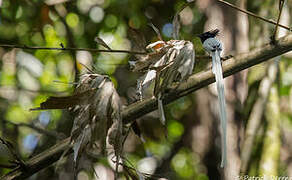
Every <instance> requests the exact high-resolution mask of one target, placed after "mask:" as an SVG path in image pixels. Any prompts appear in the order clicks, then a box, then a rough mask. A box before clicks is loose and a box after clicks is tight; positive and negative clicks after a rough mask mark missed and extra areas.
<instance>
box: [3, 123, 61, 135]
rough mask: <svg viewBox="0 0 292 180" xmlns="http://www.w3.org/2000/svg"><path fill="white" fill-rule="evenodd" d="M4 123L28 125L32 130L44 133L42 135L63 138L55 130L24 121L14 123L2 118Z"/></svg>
mask: <svg viewBox="0 0 292 180" xmlns="http://www.w3.org/2000/svg"><path fill="white" fill-rule="evenodd" d="M3 121H4V122H5V123H9V124H12V125H14V126H18V127H19V126H23V127H28V128H31V129H33V130H35V131H37V132H39V133H41V134H44V135H46V136H49V137H53V138H55V139H59V140H61V139H64V138H62V136H60V135H59V134H58V133H57V132H55V131H47V130H45V129H44V128H40V127H37V126H35V125H33V124H26V123H14V122H10V121H7V120H3Z"/></svg>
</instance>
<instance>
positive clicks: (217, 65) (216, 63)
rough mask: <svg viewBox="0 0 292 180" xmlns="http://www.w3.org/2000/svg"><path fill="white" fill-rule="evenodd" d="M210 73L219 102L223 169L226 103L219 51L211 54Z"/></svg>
mask: <svg viewBox="0 0 292 180" xmlns="http://www.w3.org/2000/svg"><path fill="white" fill-rule="evenodd" d="M212 72H213V73H214V74H215V79H216V85H217V92H218V101H219V110H220V121H221V128H222V135H221V146H222V147H221V148H222V160H221V165H220V167H221V168H223V167H224V166H225V165H226V162H227V157H226V155H227V141H226V140H227V132H226V130H227V128H226V127H227V115H226V102H225V95H224V80H223V73H222V66H221V61H220V55H219V51H217V50H216V51H215V52H212Z"/></svg>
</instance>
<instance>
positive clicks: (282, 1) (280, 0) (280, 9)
mask: <svg viewBox="0 0 292 180" xmlns="http://www.w3.org/2000/svg"><path fill="white" fill-rule="evenodd" d="M284 3H285V0H279V11H280V12H279V15H278V19H277V25H276V27H275V30H274V33H273V35H272V37H271V39H272V43H273V44H274V43H275V41H276V35H277V31H278V26H279V22H280V18H281V15H282V9H283V6H284Z"/></svg>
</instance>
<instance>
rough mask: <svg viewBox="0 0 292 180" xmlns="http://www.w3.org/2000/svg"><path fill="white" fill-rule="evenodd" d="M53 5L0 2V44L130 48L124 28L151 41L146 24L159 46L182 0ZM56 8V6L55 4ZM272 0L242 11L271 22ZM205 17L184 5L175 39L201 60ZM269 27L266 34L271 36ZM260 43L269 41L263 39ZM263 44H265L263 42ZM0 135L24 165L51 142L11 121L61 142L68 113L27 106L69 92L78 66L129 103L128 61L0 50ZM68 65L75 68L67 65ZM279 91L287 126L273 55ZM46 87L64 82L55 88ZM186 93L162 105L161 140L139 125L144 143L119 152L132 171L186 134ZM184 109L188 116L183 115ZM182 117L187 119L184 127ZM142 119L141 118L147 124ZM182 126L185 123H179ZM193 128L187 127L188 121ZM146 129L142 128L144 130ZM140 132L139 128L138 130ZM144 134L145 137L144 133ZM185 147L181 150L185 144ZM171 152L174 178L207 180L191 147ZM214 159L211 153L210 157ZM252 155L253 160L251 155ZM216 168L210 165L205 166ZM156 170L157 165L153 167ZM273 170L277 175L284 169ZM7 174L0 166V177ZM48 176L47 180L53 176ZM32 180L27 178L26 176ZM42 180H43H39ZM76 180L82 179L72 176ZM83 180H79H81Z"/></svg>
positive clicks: (286, 89)
mask: <svg viewBox="0 0 292 180" xmlns="http://www.w3.org/2000/svg"><path fill="white" fill-rule="evenodd" d="M57 2H58V1H55V0H46V1H38V0H26V1H10V0H3V1H2V5H1V13H0V43H1V44H22V45H29V46H45V47H61V44H62V45H63V46H64V47H83V48H99V49H102V48H103V47H101V46H100V45H97V44H96V42H94V38H95V37H96V36H98V37H100V38H101V39H103V40H104V41H105V42H106V43H107V44H108V45H109V46H110V47H111V48H112V49H121V50H130V49H131V46H133V44H132V43H131V41H130V38H129V37H128V36H129V34H128V29H129V28H134V29H137V30H139V31H141V32H142V34H143V35H144V36H145V38H146V40H147V43H150V42H153V41H156V40H157V39H158V38H157V35H156V34H155V32H154V31H153V30H152V29H151V27H150V26H149V23H153V24H154V25H155V26H156V27H158V28H159V29H160V31H161V32H162V37H163V39H164V40H169V39H171V32H172V24H171V23H172V19H173V17H174V15H175V13H176V12H177V11H178V10H179V9H180V8H181V7H182V6H183V4H184V3H185V1H183V0H178V1H170V0H164V1H159V0H77V1H68V2H66V3H60V4H59V3H57ZM55 3H56V4H55ZM275 4H276V3H275V1H252V0H248V1H247V9H249V10H250V11H252V12H255V13H259V14H260V15H262V16H265V17H266V18H268V19H269V18H272V19H275V18H274V17H277V13H278V12H277V11H276V10H275V9H277V8H274V7H275ZM205 22H206V16H205V14H204V13H203V12H202V10H201V9H199V8H198V7H197V6H196V5H190V7H187V8H186V9H185V11H183V16H182V19H181V23H182V28H181V31H180V35H181V39H185V40H190V41H192V42H193V43H194V47H195V49H196V55H203V54H204V52H203V49H202V47H201V45H200V41H199V39H198V38H196V37H195V36H194V35H195V34H198V33H201V32H203V30H204V24H205ZM249 23H250V31H253V32H254V33H250V37H249V38H250V42H251V48H254V47H258V46H259V44H263V42H258V40H259V39H260V38H262V39H264V38H263V37H262V36H259V34H260V33H261V32H262V30H263V29H264V28H263V27H262V24H263V23H262V22H259V21H258V20H255V19H252V18H251V19H250V20H249ZM272 27H273V26H269V28H268V30H267V31H272ZM265 38H267V39H268V38H269V37H268V36H267V37H265ZM265 42H267V41H265ZM0 58H1V59H0V124H1V125H0V136H1V137H4V138H6V139H8V140H10V141H11V142H13V144H15V147H16V148H17V150H18V151H19V153H20V155H21V156H22V157H23V158H24V159H28V158H29V157H30V156H34V155H35V154H37V153H38V152H41V151H43V150H45V149H46V148H47V147H50V146H52V145H53V144H55V143H56V142H57V141H58V140H57V139H56V138H53V137H47V136H46V135H44V134H41V133H39V132H37V131H35V130H34V129H31V128H27V127H23V126H17V124H19V123H26V124H33V125H35V126H38V127H41V128H44V129H46V130H48V131H56V132H57V133H59V135H60V136H61V137H65V136H68V135H69V134H68V133H69V132H70V128H71V127H72V119H73V117H72V115H70V114H69V112H68V111H66V110H64V111H60V110H54V111H44V112H30V111H28V110H29V108H32V107H37V106H39V104H40V103H41V102H43V101H44V100H45V99H46V98H47V97H48V96H49V95H58V96H61V95H67V94H70V93H71V92H72V91H73V88H74V85H72V84H70V83H72V82H73V83H74V81H75V75H76V70H77V71H79V72H81V73H83V72H84V67H83V66H82V65H80V63H82V64H85V65H87V66H88V67H90V68H91V67H92V69H94V71H97V72H101V73H104V74H108V75H110V77H111V79H112V80H113V82H114V83H115V85H116V87H117V88H118V91H119V94H120V95H121V96H122V97H123V99H124V100H125V105H127V104H128V103H129V100H128V99H129V97H128V92H129V89H130V88H133V87H135V85H136V79H137V77H138V74H135V73H132V72H130V71H129V69H128V66H127V62H128V60H129V59H132V58H134V57H132V56H131V55H128V54H121V53H88V52H71V51H49V50H35V51H33V50H21V49H3V48H0ZM75 64H76V66H75ZM206 67H207V62H197V64H196V68H195V71H196V72H198V71H201V70H204V69H205V68H206ZM265 69H266V65H265V64H260V65H258V66H255V67H253V68H251V69H250V71H249V74H248V82H247V83H248V84H249V85H250V87H252V88H250V94H249V95H250V96H249V97H248V101H247V102H246V105H247V106H246V107H245V108H244V109H242V110H241V113H242V114H243V115H244V118H245V119H247V118H248V115H249V112H250V109H251V108H252V105H253V103H254V99H256V98H257V93H256V92H257V91H256V90H254V89H257V88H258V85H257V84H256V83H258V81H260V80H261V79H262V78H263V76H264V75H265V73H266V72H265ZM279 69H280V73H279V81H278V82H277V84H278V88H279V96H280V99H281V100H282V99H284V101H282V103H283V106H284V107H287V106H288V108H286V109H284V110H285V111H284V112H282V110H280V111H281V117H283V118H281V120H283V121H286V122H288V124H292V112H291V106H292V89H291V86H292V61H291V57H281V60H279ZM54 81H59V82H64V83H57V82H54ZM194 99H195V98H194V97H193V96H192V95H190V96H186V97H183V98H180V99H179V100H177V101H176V102H174V103H172V104H170V105H168V106H167V107H166V111H167V119H168V120H167V132H168V138H167V139H165V138H164V134H163V131H162V130H161V129H162V128H161V125H160V124H159V122H158V121H157V120H155V121H151V120H149V124H148V125H147V127H148V128H149V129H151V130H150V131H151V133H152V134H147V133H145V134H146V135H145V136H146V137H145V139H146V143H145V144H144V145H142V144H141V142H140V141H139V140H137V138H136V139H134V140H131V141H134V142H132V143H130V144H131V146H133V147H127V148H126V155H125V156H126V157H127V159H129V161H130V162H131V163H132V164H133V165H134V166H137V164H139V161H140V160H141V159H143V158H145V156H146V155H145V154H147V153H148V154H151V155H153V156H154V157H155V158H156V159H158V160H163V159H165V158H168V157H169V155H170V154H171V153H172V151H173V148H174V147H175V146H176V144H177V143H178V141H183V140H181V138H182V137H183V136H184V134H185V133H186V131H187V130H186V129H187V126H188V125H189V122H188V121H191V120H194V117H188V116H187V115H188V114H192V113H193V114H194V112H193V110H194V107H195V106H196V105H199V103H200V102H195V100H194ZM191 109H192V110H191ZM185 119H187V120H188V121H186V120H185ZM147 121H148V120H147ZM186 122H188V123H186ZM193 123H195V122H193ZM147 127H146V128H147ZM145 132H146V130H145ZM147 132H148V131H147ZM262 139H263V136H261V137H259V139H257V141H259V142H256V144H260V145H257V146H255V149H254V152H255V154H257V155H258V156H260V152H261V150H260V149H261V147H260V146H261V144H262V141H263V140H262ZM186 144H188V145H186ZM183 145H184V146H181V147H179V148H178V150H177V151H176V152H175V154H174V155H172V158H171V159H170V163H169V164H171V166H170V168H171V169H169V174H171V177H174V178H175V179H182V180H184V179H200V180H206V179H209V178H208V175H207V172H206V170H202V169H204V168H202V166H203V165H202V161H203V160H202V159H200V157H199V156H198V154H197V153H195V152H193V151H192V149H191V147H190V146H191V143H190V142H187V143H185V142H184V144H183ZM218 154H219V152H218ZM258 156H257V157H258ZM7 157H9V152H8V151H7V150H6V149H5V147H4V146H2V145H0V164H7V163H8V160H9V158H7ZM258 161H259V158H254V161H253V162H252V164H251V165H250V174H252V175H253V174H257V170H256V169H257V168H258V164H257V163H258ZM99 163H102V164H104V165H105V166H106V167H109V166H110V165H109V164H108V161H107V160H105V159H102V160H100V161H99ZM209 163H213V164H216V163H217V162H215V160H214V162H209ZM157 166H159V164H158V165H157ZM283 166H284V165H282V166H281V168H282V171H281V172H284V171H285V170H283V169H285V167H283ZM8 171H9V170H8V169H4V168H1V169H0V175H2V174H4V173H7V172H8ZM45 172H46V173H48V174H49V173H51V174H49V175H48V177H53V176H55V175H53V171H45ZM79 176H80V177H83V178H85V177H88V178H89V177H93V175H89V174H88V172H87V171H82V172H81V173H80V174H79V175H78V177H79ZM32 179H33V178H32ZM47 179H50V178H47ZM80 179H82V178H80ZM85 179H86V178H85Z"/></svg>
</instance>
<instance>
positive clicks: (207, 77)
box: [1, 34, 292, 180]
mask: <svg viewBox="0 0 292 180" xmlns="http://www.w3.org/2000/svg"><path fill="white" fill-rule="evenodd" d="M291 50H292V34H289V35H287V36H285V37H283V38H280V39H279V40H277V41H276V44H275V45H271V44H268V45H265V46H264V47H261V48H258V49H255V50H253V51H250V52H249V53H247V54H240V55H237V56H234V57H233V58H231V59H229V60H226V61H224V62H223V70H224V77H227V76H230V75H232V74H235V73H237V72H239V71H241V70H243V69H247V68H249V67H251V66H254V65H257V64H259V63H261V62H264V61H268V60H269V59H271V58H273V57H276V56H279V55H281V54H284V53H286V52H289V51H291ZM214 81H215V78H214V75H213V74H212V72H211V70H207V71H203V72H200V73H197V74H194V75H192V76H191V77H190V78H189V79H188V80H187V81H186V82H185V83H182V84H181V85H180V86H179V88H177V90H176V92H171V93H169V94H167V95H166V97H165V98H164V104H167V103H170V102H172V101H174V100H176V99H178V98H180V97H182V96H185V95H187V94H190V93H192V92H194V91H196V90H198V89H200V88H203V87H205V86H208V85H209V84H211V83H213V82H214ZM174 87H175V86H174ZM155 109H157V101H156V100H155V98H149V99H146V100H144V101H142V102H137V103H134V104H131V105H130V106H128V107H127V108H125V109H124V110H123V112H122V116H123V120H124V122H125V123H131V122H133V121H134V120H135V119H136V118H139V117H141V116H143V115H145V114H147V113H149V112H151V111H153V110H155ZM68 147H69V138H67V139H65V140H63V141H61V142H59V143H58V144H56V145H55V146H53V147H51V148H50V149H48V150H46V151H44V152H42V153H40V154H39V155H37V156H35V157H33V158H31V159H30V160H28V161H27V162H26V166H27V167H28V168H27V169H29V171H22V169H20V168H15V169H13V170H12V171H11V172H9V173H8V174H6V175H4V176H3V177H2V178H1V179H2V180H11V179H23V178H25V177H29V176H31V175H32V174H34V173H36V172H38V171H39V170H41V169H43V168H46V167H48V166H50V165H51V164H52V163H54V162H56V161H57V160H58V159H59V158H60V156H61V154H62V152H63V151H64V150H65V149H67V148H68Z"/></svg>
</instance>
